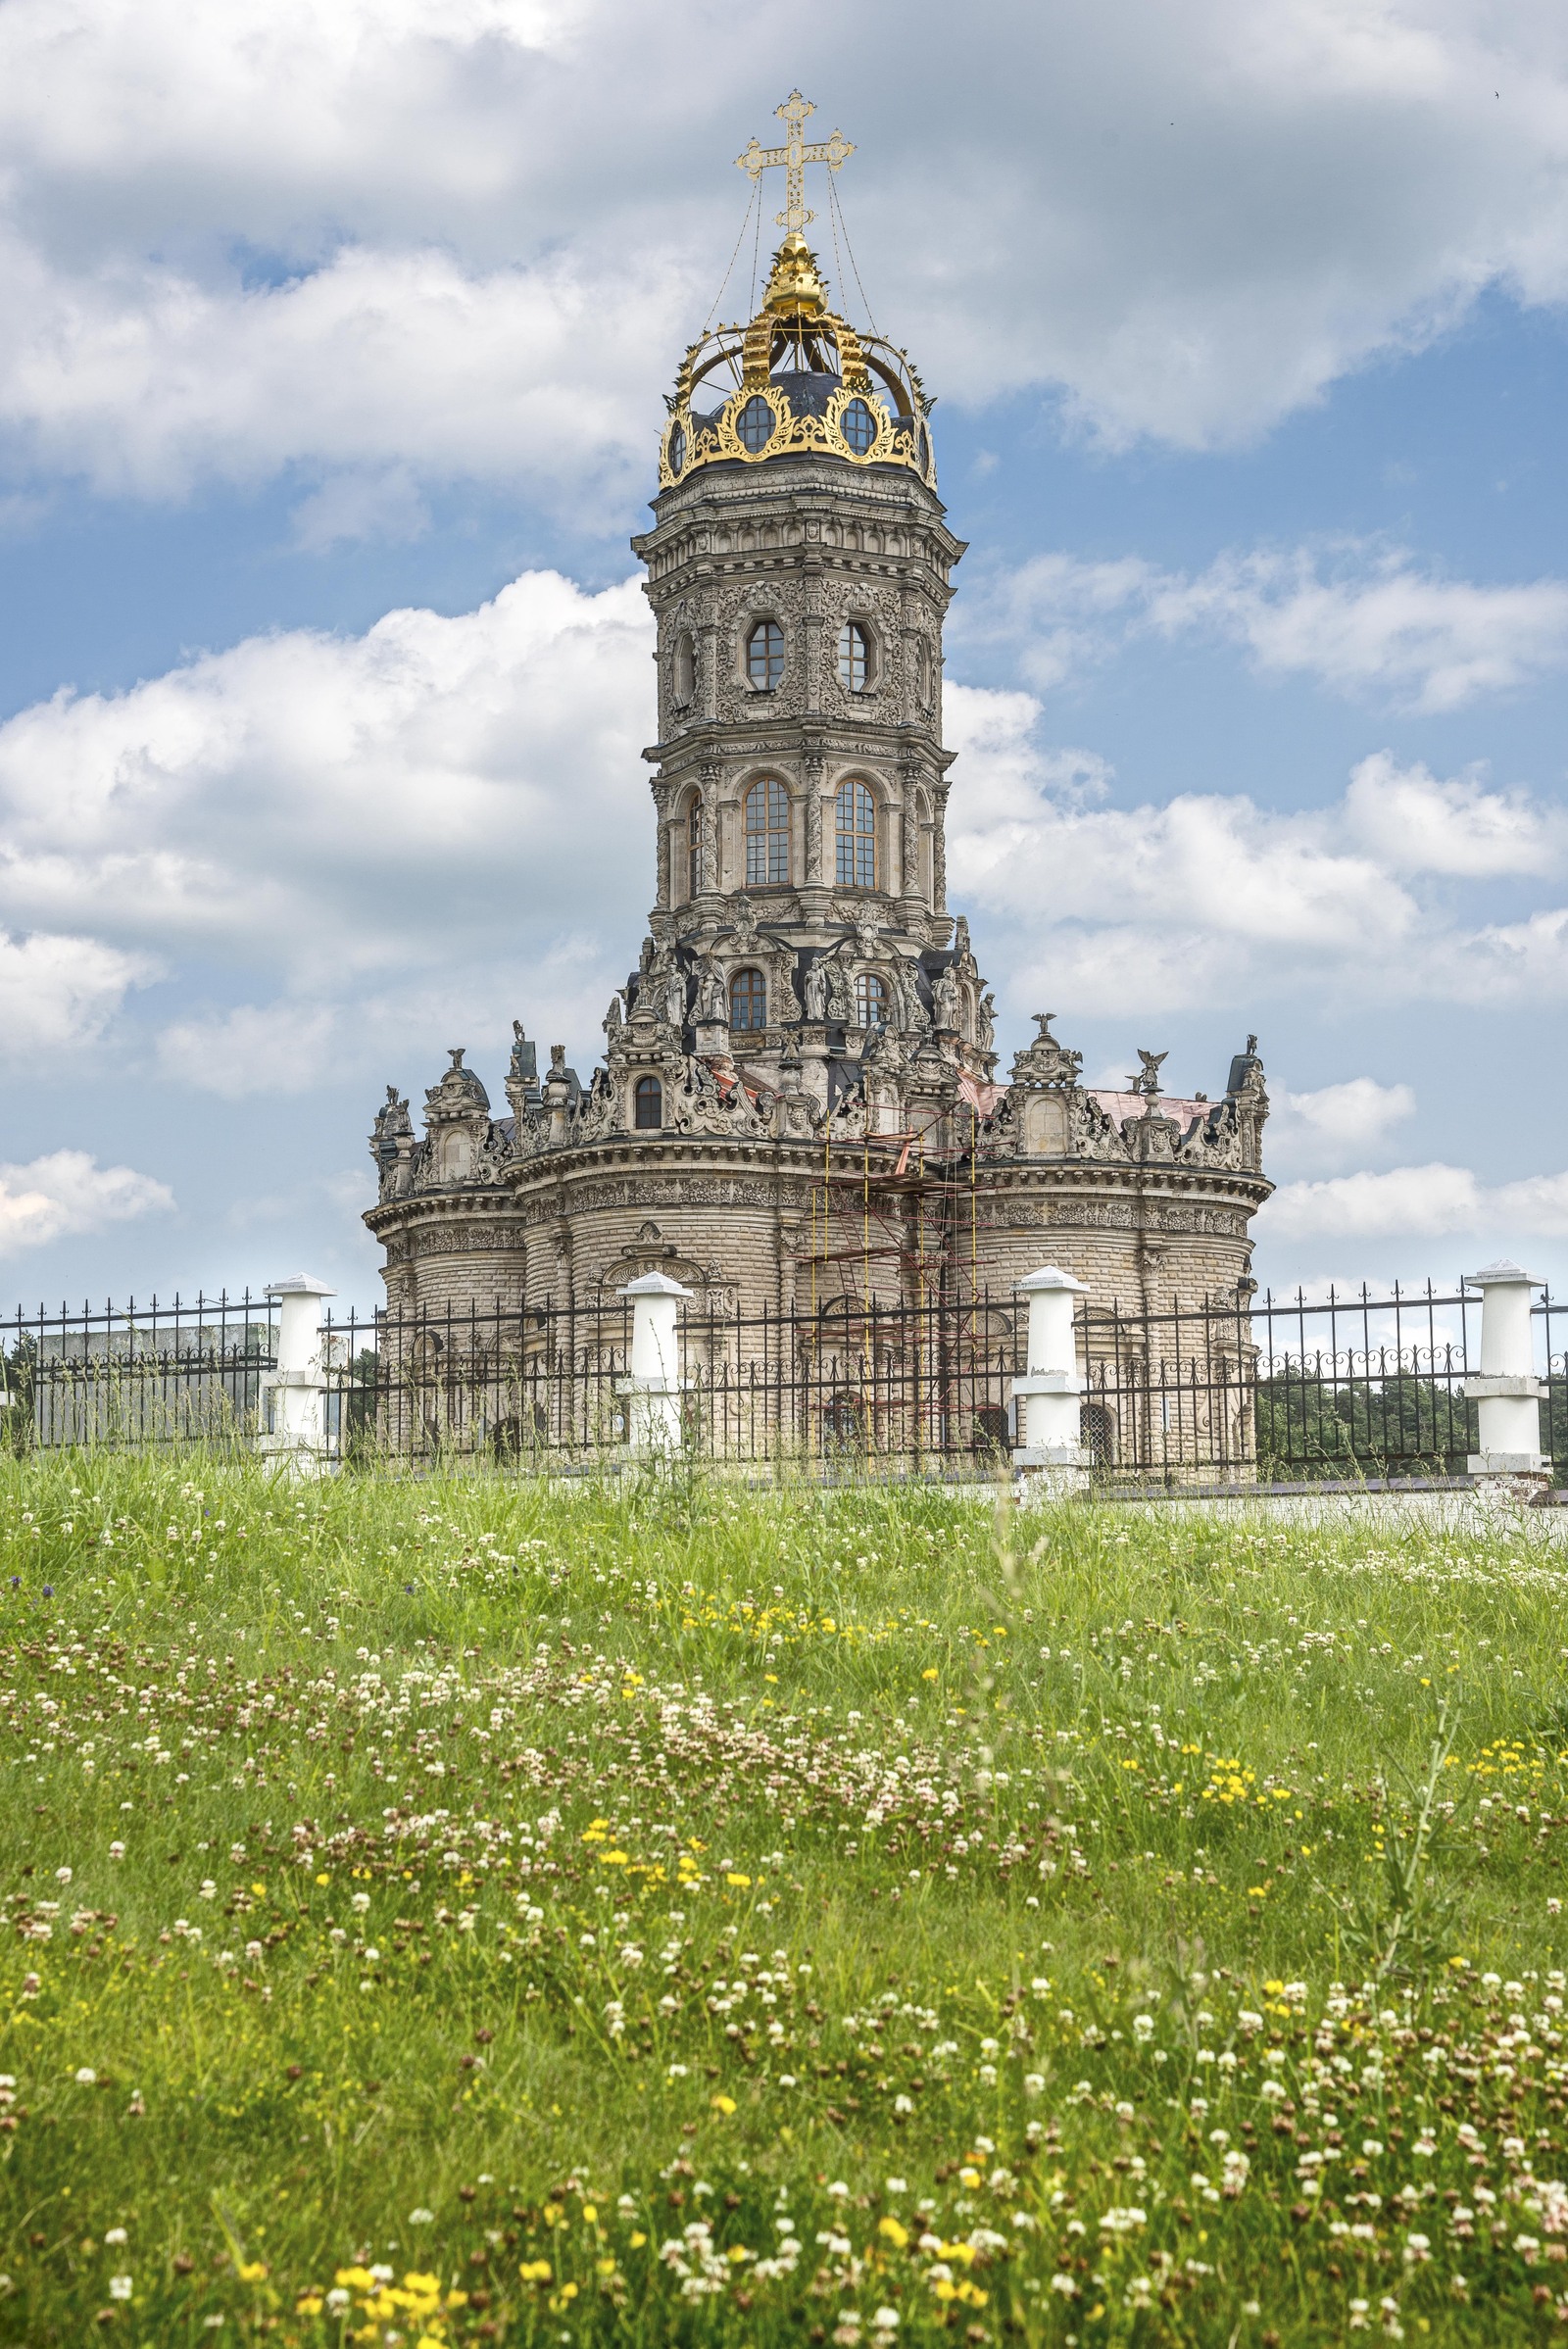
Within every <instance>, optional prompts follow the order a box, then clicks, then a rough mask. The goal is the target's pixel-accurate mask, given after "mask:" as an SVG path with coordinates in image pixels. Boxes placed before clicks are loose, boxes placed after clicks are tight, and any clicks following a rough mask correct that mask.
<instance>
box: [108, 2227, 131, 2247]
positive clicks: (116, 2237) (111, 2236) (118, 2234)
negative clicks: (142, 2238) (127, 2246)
mask: <svg viewBox="0 0 1568 2349" xmlns="http://www.w3.org/2000/svg"><path fill="white" fill-rule="evenodd" d="M128 2240H129V2237H128V2236H127V2235H126V2233H125V2230H124V2228H123V2227H105V2229H104V2241H105V2242H106V2243H123V2242H127V2241H128Z"/></svg>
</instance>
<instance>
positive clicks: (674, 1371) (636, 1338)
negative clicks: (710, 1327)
mask: <svg viewBox="0 0 1568 2349" xmlns="http://www.w3.org/2000/svg"><path fill="white" fill-rule="evenodd" d="M620 1294H621V1296H622V1297H630V1298H631V1372H630V1376H629V1377H627V1378H623V1379H617V1380H616V1382H615V1393H616V1394H617V1395H624V1397H625V1401H626V1446H627V1449H628V1450H629V1451H634V1452H662V1453H668V1452H673V1451H678V1450H679V1449H680V1444H681V1395H682V1394H683V1393H684V1392H685V1388H686V1385H687V1382H686V1381H685V1380H683V1379H682V1377H681V1375H680V1334H679V1332H678V1330H677V1329H676V1326H675V1316H676V1311H677V1309H678V1307H679V1306H680V1305H681V1304H682V1303H683V1302H684V1303H686V1304H690V1303H691V1301H692V1292H691V1290H690V1289H683V1288H682V1287H681V1285H680V1283H679V1281H672V1280H671V1279H670V1277H669V1275H668V1273H667V1272H645V1273H644V1274H643V1277H642V1279H641V1280H640V1281H630V1282H628V1283H627V1285H626V1287H625V1288H624V1289H622V1290H621V1292H620Z"/></svg>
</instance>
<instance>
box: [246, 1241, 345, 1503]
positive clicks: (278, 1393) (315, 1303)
mask: <svg viewBox="0 0 1568 2349" xmlns="http://www.w3.org/2000/svg"><path fill="white" fill-rule="evenodd" d="M267 1295H268V1296H269V1297H276V1298H277V1300H278V1315H277V1353H276V1357H275V1360H274V1364H273V1367H272V1368H271V1369H270V1371H267V1372H266V1373H265V1374H264V1376H263V1379H262V1385H261V1397H260V1400H261V1420H262V1424H261V1429H260V1432H259V1434H258V1437H257V1444H258V1448H259V1449H260V1450H261V1451H263V1452H265V1453H266V1454H267V1456H268V1459H269V1462H270V1466H271V1467H272V1468H274V1469H281V1470H283V1471H284V1472H285V1473H286V1474H290V1475H294V1476H320V1475H321V1474H322V1473H323V1471H324V1469H325V1467H326V1460H327V1448H328V1446H327V1425H326V1376H327V1372H326V1365H325V1364H324V1363H323V1361H322V1359H321V1299H322V1297H335V1296H336V1295H337V1292H336V1290H335V1289H329V1288H328V1287H327V1285H326V1283H325V1282H324V1281H317V1280H313V1279H312V1278H311V1276H310V1274H309V1273H306V1272H296V1273H293V1274H291V1275H290V1277H289V1278H288V1279H287V1280H284V1281H270V1282H269V1284H268V1287H267Z"/></svg>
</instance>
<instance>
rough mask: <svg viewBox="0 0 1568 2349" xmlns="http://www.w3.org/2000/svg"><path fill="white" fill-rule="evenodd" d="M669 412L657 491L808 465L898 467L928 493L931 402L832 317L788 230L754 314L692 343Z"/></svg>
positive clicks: (815, 273) (799, 239) (884, 345)
mask: <svg viewBox="0 0 1568 2349" xmlns="http://www.w3.org/2000/svg"><path fill="white" fill-rule="evenodd" d="M711 377H716V378H717V380H716V382H714V383H713V384H712V386H711V390H712V391H716V392H718V393H719V395H720V396H719V399H718V403H717V405H716V406H714V407H712V408H711V409H708V410H706V411H705V410H702V409H699V408H697V407H696V406H695V405H694V402H695V401H696V400H697V398H698V397H699V396H701V394H702V392H703V387H704V386H705V385H707V384H708V383H709V379H710V378H711ZM710 396H711V394H710ZM666 406H667V407H668V409H669V421H668V422H667V424H666V425H665V427H664V436H663V441H662V446H661V449H660V458H659V486H660V488H661V489H673V488H674V487H675V485H676V483H677V482H680V481H686V480H689V479H690V478H691V476H692V474H693V473H695V472H697V471H699V470H700V469H701V468H702V467H703V466H705V465H767V464H770V463H772V462H774V461H776V460H777V459H780V458H788V457H806V456H826V457H837V458H841V459H843V460H844V462H845V463H846V464H849V465H904V466H907V468H908V470H909V471H910V472H914V473H918V474H919V476H920V478H921V480H922V481H924V482H926V483H927V484H928V485H929V486H930V487H931V488H932V489H934V488H935V487H936V465H935V461H934V459H933V456H932V450H931V431H930V425H929V422H928V420H927V419H928V417H929V415H930V410H931V406H932V403H931V401H930V400H929V399H928V398H927V396H926V393H925V390H924V387H923V385H922V384H921V381H920V378H919V375H918V374H917V372H916V371H915V369H914V367H912V366H911V365H910V362H909V357H908V354H907V352H906V351H901V350H898V349H897V348H895V346H894V345H893V344H892V343H889V342H886V341H885V340H884V339H883V338H882V336H880V335H877V334H861V333H859V332H858V330H857V329H856V328H855V327H854V326H852V325H851V324H850V322H849V320H848V319H847V318H841V317H840V316H839V315H838V313H837V312H836V311H834V310H832V309H831V308H830V307H829V305H828V298H827V288H826V285H825V284H824V281H823V277H822V271H821V269H820V267H819V265H818V262H817V258H816V255H815V254H814V253H813V252H812V251H811V249H810V247H809V245H808V243H807V241H806V239H805V237H804V236H803V235H802V234H801V232H800V230H799V228H796V227H791V229H790V230H789V233H788V234H787V235H786V237H785V239H784V241H783V243H782V244H781V245H780V246H779V249H778V251H777V252H776V253H775V254H774V256H773V264H772V269H771V271H770V273H769V276H768V280H767V284H766V287H765V288H764V290H763V294H762V300H761V306H760V309H759V311H758V313H757V316H756V317H755V318H753V319H752V320H751V322H750V324H748V325H740V324H735V325H729V326H719V327H717V328H715V329H714V330H713V331H712V332H711V333H708V334H703V335H701V336H699V338H698V340H697V341H696V342H694V343H693V344H692V346H691V348H690V350H688V352H687V353H686V356H685V358H684V359H683V360H682V361H681V366H680V372H679V374H678V375H677V377H676V379H675V389H674V391H673V393H672V394H670V395H669V397H668V399H667V401H666Z"/></svg>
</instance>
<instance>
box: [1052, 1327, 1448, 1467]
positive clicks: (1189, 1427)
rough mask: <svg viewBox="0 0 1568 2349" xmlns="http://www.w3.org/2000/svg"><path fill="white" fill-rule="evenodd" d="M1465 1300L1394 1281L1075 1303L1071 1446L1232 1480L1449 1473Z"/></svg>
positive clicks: (1126, 1461) (1122, 1463)
mask: <svg viewBox="0 0 1568 2349" xmlns="http://www.w3.org/2000/svg"><path fill="white" fill-rule="evenodd" d="M1480 1310H1481V1299H1480V1297H1479V1295H1474V1294H1471V1293H1469V1292H1467V1291H1463V1290H1455V1291H1452V1292H1440V1291H1439V1290H1437V1289H1435V1288H1433V1286H1432V1285H1431V1284H1430V1283H1428V1284H1427V1286H1426V1287H1425V1288H1423V1289H1421V1290H1419V1291H1410V1290H1401V1289H1399V1288H1398V1287H1397V1286H1396V1288H1395V1289H1394V1290H1393V1291H1392V1292H1391V1293H1390V1294H1389V1295H1387V1296H1384V1297H1375V1296H1373V1295H1372V1293H1371V1292H1370V1291H1369V1290H1366V1289H1360V1290H1357V1291H1355V1292H1354V1293H1352V1294H1350V1295H1348V1296H1347V1295H1345V1294H1343V1293H1340V1292H1336V1291H1334V1290H1332V1289H1331V1290H1330V1291H1329V1293H1328V1295H1327V1296H1326V1297H1322V1298H1320V1299H1316V1300H1313V1301H1311V1302H1309V1301H1308V1300H1307V1298H1306V1297H1305V1296H1304V1294H1303V1293H1301V1292H1298V1293H1297V1295H1296V1296H1295V1297H1292V1298H1290V1299H1285V1298H1280V1297H1273V1296H1263V1297H1252V1298H1250V1299H1244V1300H1238V1301H1237V1302H1236V1303H1234V1304H1216V1303H1205V1304H1201V1305H1197V1306H1192V1307H1181V1306H1177V1305H1172V1307H1171V1308H1170V1309H1169V1310H1168V1311H1166V1312H1162V1313H1161V1312H1156V1313H1148V1314H1135V1315H1128V1314H1123V1313H1121V1312H1119V1311H1114V1310H1113V1311H1110V1312H1095V1311H1090V1312H1089V1313H1087V1314H1086V1315H1085V1316H1084V1319H1083V1324H1082V1338H1081V1344H1082V1349H1083V1358H1084V1362H1085V1367H1086V1370H1087V1390H1086V1396H1085V1403H1084V1430H1083V1433H1084V1442H1085V1444H1087V1446H1088V1447H1089V1449H1090V1451H1091V1452H1092V1454H1093V1456H1094V1459H1095V1462H1096V1465H1097V1466H1098V1467H1099V1468H1100V1470H1101V1471H1102V1473H1103V1475H1105V1476H1107V1477H1114V1476H1116V1475H1130V1476H1135V1477H1138V1478H1141V1479H1146V1480H1147V1479H1148V1478H1150V1477H1154V1478H1159V1479H1164V1480H1174V1481H1181V1482H1190V1481H1192V1480H1193V1479H1195V1478H1199V1477H1210V1478H1214V1479H1216V1480H1219V1481H1228V1480H1232V1479H1242V1480H1245V1481H1248V1482H1254V1481H1255V1482H1275V1481H1281V1480H1284V1481H1296V1480H1309V1481H1310V1480H1323V1479H1330V1478H1333V1479H1350V1480H1358V1479H1365V1478H1374V1477H1376V1478H1382V1477H1389V1476H1394V1477H1399V1478H1410V1477H1414V1476H1422V1477H1445V1476H1458V1475H1462V1474H1463V1473H1464V1468H1465V1461H1466V1459H1467V1457H1468V1456H1469V1454H1471V1453H1472V1452H1474V1450H1475V1449H1476V1444H1477V1434H1476V1418H1475V1412H1476V1406H1475V1404H1474V1403H1473V1402H1467V1400H1466V1398H1465V1388H1464V1382H1465V1375H1466V1369H1467V1365H1468V1361H1469V1355H1468V1350H1467V1348H1468V1346H1469V1343H1470V1341H1471V1339H1472V1337H1476V1336H1478V1335H1479V1315H1480Z"/></svg>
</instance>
